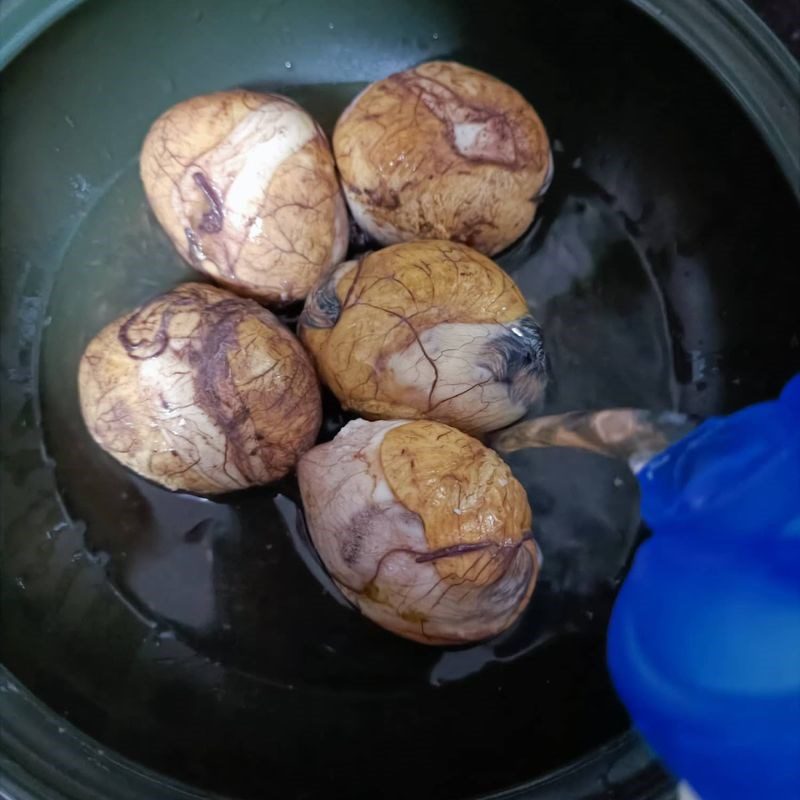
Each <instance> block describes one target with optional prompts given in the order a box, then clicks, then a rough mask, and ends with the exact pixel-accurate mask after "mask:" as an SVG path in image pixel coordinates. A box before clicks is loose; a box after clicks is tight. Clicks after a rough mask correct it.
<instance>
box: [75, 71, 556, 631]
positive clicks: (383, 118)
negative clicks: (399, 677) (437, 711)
mask: <svg viewBox="0 0 800 800" xmlns="http://www.w3.org/2000/svg"><path fill="white" fill-rule="evenodd" d="M551 174H552V161H551V155H550V150H549V145H548V141H547V136H546V133H545V131H544V127H543V125H542V123H541V121H540V119H539V117H538V116H537V115H536V113H535V112H534V110H533V109H532V108H531V106H530V105H529V104H528V103H527V102H526V101H525V99H524V98H523V97H522V96H521V95H520V94H519V93H517V92H516V91H515V90H514V89H512V88H511V87H509V86H507V85H506V84H504V83H502V82H500V81H498V80H497V79H495V78H493V77H491V76H489V75H486V74H485V73H482V72H479V71H477V70H473V69H469V68H467V67H464V66H461V65H458V64H454V63H449V62H432V63H429V64H425V65H422V66H421V67H417V68H415V69H412V70H408V71H406V72H402V73H398V74H396V75H392V76H390V77H389V78H387V79H385V80H382V81H378V82H377V83H374V84H371V85H370V86H369V87H367V89H365V90H364V91H363V92H362V93H361V94H360V95H359V96H358V97H356V98H355V100H354V101H353V102H352V103H351V104H350V106H349V107H348V108H347V109H346V110H345V111H344V113H343V114H342V116H341V117H340V119H339V121H338V123H337V125H336V128H335V132H334V136H333V153H332V152H331V148H330V147H329V144H328V141H327V138H326V137H325V134H324V133H323V131H322V130H321V129H320V127H319V126H318V125H317V124H316V123H315V122H314V120H313V119H312V118H311V117H310V115H308V114H307V113H306V112H305V111H304V110H303V109H301V108H300V107H299V106H298V105H296V104H295V103H294V102H292V101H291V100H289V99H287V98H284V97H280V96H276V95H265V94H256V93H253V92H247V91H231V92H223V93H217V94H212V95H207V96H202V97H196V98H193V99H191V100H188V101H185V102H183V103H180V104H178V105H177V106H174V107H173V108H171V109H169V110H168V111H167V112H165V113H164V114H163V115H162V116H161V117H160V118H159V119H158V120H157V121H156V122H155V123H154V125H153V126H152V128H151V130H150V132H149V133H148V135H147V137H146V139H145V143H144V146H143V149H142V154H141V175H142V180H143V184H144V187H145V191H146V194H147V198H148V201H149V203H150V206H151V208H152V210H153V212H154V214H155V216H156V217H157V219H158V221H159V222H160V224H161V225H162V227H163V228H164V230H165V231H166V232H167V234H168V235H169V237H170V238H171V239H172V241H173V243H174V245H175V247H176V248H177V249H178V251H179V252H180V253H181V255H182V256H183V257H184V258H185V259H186V260H187V261H188V262H189V263H190V264H192V265H193V266H194V267H195V268H196V269H198V270H199V271H200V272H202V273H204V274H205V275H207V276H208V277H210V278H211V279H212V280H213V281H214V282H215V283H217V284H219V285H221V286H222V287H224V288H218V287H215V286H212V285H210V284H202V283H189V284H183V285H181V286H179V287H177V288H176V289H174V290H173V291H171V292H168V293H166V294H164V295H161V296H160V297H157V298H155V299H154V300H152V301H150V302H149V303H147V304H145V305H144V306H142V307H140V308H139V309H136V310H135V311H133V312H131V313H128V314H126V315H124V316H123V317H121V318H120V319H118V320H116V321H115V322H112V323H111V324H110V325H108V326H107V327H106V328H105V329H104V330H103V331H101V332H100V333H99V334H98V335H97V336H96V337H95V338H94V339H93V340H92V341H91V342H90V343H89V345H88V347H87V349H86V351H85V353H84V356H83V359H82V361H81V366H80V374H79V388H80V394H81V407H82V410H83V415H84V418H85V420H86V422H87V426H88V428H89V430H90V433H91V434H92V436H93V437H94V439H95V440H96V441H97V442H98V443H99V444H100V445H101V447H103V448H104V449H105V450H106V451H107V452H109V453H110V454H111V455H112V456H114V457H115V458H116V459H117V460H119V461H120V462H122V463H123V464H125V465H126V466H128V467H130V468H131V469H133V470H134V471H136V472H137V473H139V474H141V475H143V476H145V477H147V478H149V479H151V480H154V481H156V482H157V483H160V484H161V485H164V486H166V487H167V488H170V489H175V490H184V491H190V492H197V493H202V494H211V493H219V492H226V491H231V490H235V489H240V488H245V487H247V486H252V485H258V484H264V483H268V482H270V481H272V480H276V479H277V478H280V477H282V476H283V475H285V474H287V473H288V472H290V471H291V470H292V469H294V468H295V467H297V472H298V479H299V483H300V489H301V493H302V497H303V503H304V508H305V513H306V519H307V523H308V527H309V532H310V534H311V537H312V540H313V542H314V545H315V547H316V549H317V551H318V552H319V554H320V557H321V558H322V560H323V562H324V563H325V565H326V567H327V569H328V571H329V572H330V573H331V575H332V577H333V578H334V580H335V581H336V582H337V584H338V585H339V587H340V588H341V589H342V591H343V592H344V593H345V594H346V595H347V596H348V597H349V598H350V599H351V600H352V601H353V603H354V604H355V605H356V606H357V607H358V608H359V609H360V610H361V611H362V612H363V613H364V614H365V615H367V616H368V617H370V618H371V619H373V620H374V621H376V622H378V623H379V624H381V625H383V626H384V627H386V628H388V629H390V630H393V631H394V632H396V633H399V634H401V635H404V636H407V637H409V638H412V639H416V640H419V641H423V642H428V643H450V642H453V643H454V642H464V641H473V640H477V639H481V638H484V637H486V636H489V635H492V634H494V633H496V632H498V631H500V630H502V629H504V628H506V627H507V626H508V625H510V624H511V623H512V622H513V621H514V619H516V617H517V616H518V615H519V613H520V612H521V611H522V609H523V608H524V607H525V605H526V604H527V601H528V599H529V597H530V595H531V592H532V590H533V586H534V582H535V579H536V574H537V572H538V568H539V561H540V559H539V555H538V551H537V548H536V545H535V543H534V542H533V540H532V537H531V533H530V530H531V511H530V507H529V505H528V502H527V498H526V496H525V492H524V490H523V489H522V487H521V485H520V484H519V483H518V482H517V481H516V479H514V477H513V475H512V474H511V472H510V470H509V469H508V467H507V466H506V465H505V464H504V463H503V462H502V460H501V459H500V458H499V456H497V455H496V454H495V453H494V452H493V451H491V450H490V449H488V448H487V447H485V446H484V445H482V444H481V443H480V442H479V441H478V440H477V439H475V438H473V435H474V436H478V435H481V434H483V433H486V432H488V431H491V430H496V429H498V428H501V427H504V426H505V425H508V424H509V423H511V422H513V421H515V420H516V419H518V418H520V417H521V416H522V415H523V414H524V413H525V412H526V410H527V409H528V408H529V407H530V405H531V404H532V403H534V402H535V401H536V399H537V398H538V397H539V396H540V394H541V392H542V391H543V388H544V384H545V381H546V367H545V355H544V350H543V346H542V336H541V331H540V329H539V327H538V326H537V324H536V323H535V321H534V320H533V318H532V317H531V315H530V313H529V311H528V308H527V304H526V302H525V299H524V297H523V296H522V294H521V293H520V291H519V289H518V288H517V287H516V286H515V284H514V282H513V281H512V279H511V278H510V277H509V276H508V275H507V274H506V273H505V272H504V271H503V270H502V269H500V267H498V266H497V265H496V264H495V263H494V262H493V261H492V260H491V259H490V258H488V256H489V255H493V254H495V253H497V252H499V251H500V250H502V249H504V248H505V247H507V246H508V245H509V244H511V243H512V242H513V241H514V240H515V239H517V238H518V237H519V236H520V235H521V233H523V232H524V230H525V229H526V228H527V227H528V226H529V225H530V223H531V221H532V219H533V217H534V214H535V211H536V205H537V202H538V200H539V198H540V197H541V195H542V194H543V192H544V191H545V190H546V188H547V184H548V182H549V180H550V177H551ZM345 198H346V204H345ZM347 207H349V209H350V212H351V214H352V216H353V218H354V220H355V222H356V223H357V225H358V226H359V227H360V228H361V229H362V230H363V231H365V232H366V233H367V234H368V235H369V236H370V237H371V238H372V239H374V241H375V242H376V243H377V244H379V245H389V246H386V247H384V248H383V249H378V250H375V251H373V252H370V253H367V254H365V255H362V256H361V257H360V258H358V259H357V260H353V261H343V259H344V258H345V254H346V250H347V247H348V237H349V222H348V214H347ZM302 299H305V307H304V310H303V313H302V315H301V318H300V322H299V326H298V328H299V330H298V333H299V339H300V341H298V339H297V338H296V337H295V336H294V334H292V333H291V332H290V331H289V330H288V329H287V328H286V327H284V326H283V325H282V323H280V322H279V321H278V319H277V318H276V317H275V316H274V315H273V314H272V313H271V312H270V311H268V310H267V309H266V308H264V307H263V306H262V305H261V303H263V304H267V305H272V306H281V305H285V304H287V303H290V302H293V301H297V300H302ZM257 301H258V302H257ZM318 377H319V379H321V380H322V382H323V383H324V384H325V385H327V386H328V387H329V389H330V390H331V391H332V392H333V393H334V394H335V395H336V397H337V398H338V399H339V401H340V402H341V403H342V405H343V406H344V407H345V408H347V409H350V410H353V411H355V412H357V413H358V414H359V415H360V416H361V417H363V418H364V419H362V420H357V421H354V422H351V423H350V424H349V425H347V426H346V427H345V428H344V429H343V430H342V431H341V432H340V433H339V435H338V436H337V437H336V438H335V439H334V440H333V441H331V442H328V443H326V444H322V445H318V446H317V447H313V445H314V442H315V440H316V437H317V434H318V432H319V427H320V423H321V403H320V389H319V383H318ZM366 420H374V421H372V422H368V421H366Z"/></svg>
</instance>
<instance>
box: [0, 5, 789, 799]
mask: <svg viewBox="0 0 800 800" xmlns="http://www.w3.org/2000/svg"><path fill="white" fill-rule="evenodd" d="M73 7H75V8H74V10H71V11H70V13H69V14H68V15H67V16H65V17H64V18H63V19H60V20H59V21H57V22H56V21H55V20H56V19H58V18H59V17H60V16H61V15H62V14H63V13H64V12H65V11H67V10H69V9H72V8H73ZM2 22H3V29H4V30H3V32H4V37H5V42H4V44H3V49H2V56H3V58H4V60H5V61H8V60H10V59H11V58H12V57H13V56H14V55H15V54H16V53H17V52H18V51H22V52H19V55H17V56H16V58H14V60H13V63H11V64H10V65H9V66H8V67H7V69H6V71H5V73H4V76H3V94H2V115H3V119H2V178H3V181H2V207H1V208H0V211H1V212H2V229H1V230H2V251H1V255H2V324H3V339H2V359H3V372H2V412H3V413H2V435H3V455H2V458H3V472H2V478H3V480H2V503H3V504H2V532H3V563H2V578H3V598H2V599H3V609H2V610H3V630H2V633H3V660H4V663H5V665H6V668H7V669H6V670H5V672H4V677H3V683H2V686H0V688H1V689H2V692H1V693H0V711H2V714H3V719H4V724H3V726H2V735H3V750H2V759H3V761H2V765H3V768H4V771H5V778H4V784H3V788H2V790H1V791H0V794H2V795H3V796H4V797H8V798H14V799H15V800H20V799H21V798H70V799H74V800H82V799H83V798H104V800H105V799H106V798H114V799H116V798H153V800H156V799H157V800H161V799H162V798H165V799H167V798H192V797H194V798H207V797H211V796H225V797H227V798H235V799H236V800H239V799H240V798H242V799H244V798H266V797H276V798H283V797H308V798H315V797H322V796H336V797H347V798H360V797H387V798H407V797H435V798H443V799H446V798H461V797H476V796H479V795H492V796H503V797H512V796H513V797H532V798H573V797H574V798H601V797H602V798H633V797H637V798H650V797H657V796H661V793H662V792H664V791H666V790H667V789H668V787H669V786H670V781H669V779H668V778H667V777H666V776H665V775H664V773H663V772H662V771H661V770H660V768H659V767H658V766H657V764H656V762H655V761H654V760H653V759H652V757H651V756H650V754H649V753H648V751H647V750H646V748H645V747H644V746H643V745H642V743H641V742H640V741H639V740H638V738H637V737H636V736H635V735H634V734H633V733H631V732H630V730H629V721H628V719H627V717H626V714H625V712H624V710H623V709H622V707H621V706H620V704H619V702H618V700H617V699H616V697H615V695H614V692H613V690H612V688H611V686H610V684H609V680H608V676H607V674H606V670H605V664H604V637H605V626H606V622H607V619H608V614H609V611H610V607H611V604H612V602H613V598H614V595H615V592H616V589H617V587H618V585H619V583H620V581H621V579H622V577H623V576H624V571H625V568H626V565H627V564H628V562H629V559H630V556H631V553H632V550H633V548H634V546H635V544H636V542H637V541H638V539H639V537H640V536H641V535H642V531H641V530H640V524H639V518H638V511H637V496H636V487H635V482H634V481H633V479H632V478H631V477H630V475H629V474H628V473H627V472H626V471H625V469H624V467H623V465H621V464H617V463H616V462H612V461H610V460H605V459H603V458H601V457H599V456H596V455H590V454H585V453H575V452H570V451H550V450H548V451H545V450H542V451H536V452H533V453H531V452H528V453H525V452H523V453H521V454H515V455H514V456H513V457H511V458H510V463H511V465H512V468H513V469H514V471H515V473H516V474H517V475H518V477H519V478H520V479H521V480H522V481H523V483H524V484H525V486H526V488H527V489H528V492H529V496H530V500H531V504H532V506H533V509H534V515H535V525H536V535H537V539H538V540H539V542H540V545H541V547H542V550H543V552H544V557H545V567H544V571H543V573H542V578H541V581H540V585H539V587H538V588H537V591H536V593H535V595H534V599H533V601H532V603H531V605H530V607H529V609H528V611H527V612H526V614H525V615H524V616H523V618H522V619H521V621H520V622H519V624H518V625H517V626H516V627H515V628H514V629H512V630H511V631H509V632H507V633H506V634H504V635H503V636H501V637H499V638H498V639H496V640H493V641H490V642H486V643H483V644H479V645H476V646H474V647H465V648H430V647H424V646H422V645H418V644H414V643H411V642H407V641H403V640H400V639H396V638H394V637H392V636H391V635H390V634H388V633H386V632H384V631H382V630H380V629H378V628H376V627H375V626H373V625H372V624H371V623H369V622H368V621H366V620H365V619H363V618H361V617H360V616H358V614H357V613H355V612H354V611H353V610H352V609H351V608H349V607H348V606H347V605H346V604H344V603H343V601H342V600H341V598H340V596H339V594H338V592H337V591H336V589H335V588H334V587H333V586H332V585H331V583H330V581H329V580H328V578H327V576H326V575H325V573H324V570H323V569H322V568H321V567H320V565H319V563H318V562H317V560H316V559H315V556H314V554H313V551H312V550H311V549H310V548H309V546H308V542H307V540H306V538H305V533H304V529H303V525H302V515H301V514H300V512H299V510H298V499H297V490H296V486H295V484H294V482H293V480H285V481H283V482H282V483H280V484H279V485H277V486H271V487H267V488H262V489H258V490H252V491H247V492H242V493H239V494H236V495H231V496H229V497H226V498H221V499H215V500H214V501H210V500H205V499H202V498H195V497H188V496H183V495H172V494H170V493H168V492H166V491H164V490H161V489H159V488H157V487H155V486H153V485H151V484H148V483H147V482H145V481H143V480H140V479H138V478H136V477H135V476H133V475H131V474H129V473H128V472H126V471H125V470H124V469H123V468H122V467H120V466H119V465H118V464H116V462H113V461H112V460H111V459H109V458H108V457H106V456H105V455H104V454H103V453H102V452H101V451H100V450H99V449H98V448H96V447H95V446H94V445H93V444H92V442H91V441H90V440H89V437H88V434H87V433H86V431H85V429H84V427H83V424H82V422H81V419H80V415H79V412H78V405H77V389H76V380H75V378H76V371H77V362H78V358H79V356H80V353H81V352H82V349H83V347H84V346H85V344H86V342H87V341H88V339H89V338H90V337H91V336H92V335H93V334H94V333H95V332H96V331H97V330H99V328H100V327H102V325H104V324H105V323H106V322H108V321H109V320H111V319H112V318H114V317H115V316H117V315H118V314H119V313H121V312H122V311H123V310H124V309H127V308H130V307H131V306H132V305H134V304H135V303H136V302H139V301H141V300H144V299H145V298H147V297H150V296H152V295H154V294H155V293H157V292H158V291H160V290H162V289H164V288H166V287H168V286H172V285H174V284H175V283H177V282H179V281H181V280H185V279H186V278H187V277H189V273H188V272H187V270H186V268H185V266H184V265H183V264H182V263H181V262H180V260H179V258H178V257H177V255H176V254H175V253H174V252H173V250H172V248H171V247H170V245H169V243H168V242H167V240H166V238H165V236H164V235H163V233H162V232H161V231H160V230H159V228H158V226H157V225H156V224H155V223H154V220H153V219H152V217H151V216H150V214H149V212H148V210H147V207H146V203H145V200H144V196H143V193H142V189H141V186H140V184H139V181H138V177H137V169H136V159H137V153H138V150H139V146H140V143H141V140H142V138H143V136H144V133H145V131H146V129H147V127H148V125H149V123H150V122H151V121H152V120H153V119H154V118H155V117H156V116H157V115H158V114H159V113H160V112H161V111H162V110H164V109H165V108H166V107H167V106H169V105H171V104H173V103H174V102H177V101H178V100H180V99H183V98H185V97H187V96H190V95H192V94H196V93H201V92H206V91H210V90H214V89H220V88H227V87H231V86H236V85H243V86H248V87H256V88H270V89H277V90H280V91H282V92H284V93H286V94H288V95H291V96H292V97H294V98H296V99H297V100H298V101H300V102H301V103H302V104H304V105H305V106H306V107H307V108H308V109H309V110H310V111H311V112H312V113H313V114H315V115H316V116H317V117H318V119H320V121H321V122H322V123H323V125H324V126H326V127H327V128H328V129H329V130H330V128H331V126H332V124H333V122H334V121H335V119H336V117H337V115H338V113H339V112H340V111H341V109H342V108H343V107H344V106H345V105H346V103H347V102H348V101H349V100H350V98H351V97H352V96H353V95H354V94H355V93H356V92H357V91H358V90H359V89H360V88H361V87H362V86H363V85H364V83H365V82H367V81H371V80H374V79H377V78H381V77H384V76H385V75H386V74H388V73H390V72H392V71H396V70H398V69H402V68H405V67H407V66H410V65H412V64H415V63H417V62H420V61H422V60H426V59H430V58H434V57H446V58H454V59H457V60H459V61H462V62H464V63H467V64H470V65H473V66H476V67H479V68H482V69H485V70H487V71H489V72H491V73H493V74H495V75H497V76H498V77H500V78H502V79H504V80H506V81H507V82H509V83H511V84H512V85H514V86H515V87H517V88H518V89H520V90H521V91H522V92H523V93H524V94H525V95H526V96H527V97H528V99H529V100H530V101H531V102H532V103H533V104H534V105H535V107H536V108H537V110H538V111H539V113H540V114H541V116H542V118H543V119H544V121H545V124H546V125H547V128H548V130H549V133H550V135H551V139H552V142H553V146H554V150H555V157H556V171H555V181H554V184H553V187H552V189H551V191H550V193H549V194H548V196H547V198H546V200H545V203H544V205H543V206H542V208H541V212H540V214H539V217H538V221H537V222H536V223H535V224H534V226H533V228H532V229H531V230H530V231H529V232H528V233H527V234H526V235H525V236H524V237H523V239H522V240H521V241H519V242H518V243H517V244H515V245H514V246H513V247H512V248H510V249H509V250H508V251H507V252H506V253H504V254H502V255H501V256H500V258H499V259H498V260H499V261H500V263H501V264H503V265H504V266H505V267H506V268H507V269H508V270H509V271H510V272H511V273H512V274H513V276H514V277H515V279H516V280H517V282H518V283H519V285H520V286H521V288H522V289H523V291H524V292H525V293H526V295H527V297H528V299H529V300H530V301H531V304H532V305H533V306H534V308H535V310H536V313H537V315H538V316H539V318H540V319H541V321H542V323H543V325H544V328H545V332H546V335H547V338H548V343H549V352H550V358H551V361H552V364H553V375H554V380H553V383H552V386H551V388H550V391H549V394H548V398H547V408H546V410H547V411H552V412H555V411H559V410H571V409H576V408H581V409H583V408H586V409H598V408H605V407H610V406H623V405H624V406H638V407H645V408H654V409H655V408H674V409H679V410H682V411H685V412H689V413H692V414H697V415H700V416H706V415H709V414H713V413H718V412H725V411H730V410H732V409H735V408H738V407H740V406H742V405H745V404H747V403H751V402H754V401H758V400H762V399H764V398H766V397H770V396H772V395H774V394H775V392H776V391H777V390H778V389H779V387H780V386H781V385H782V384H783V382H784V381H785V380H786V379H787V378H788V377H789V376H790V375H791V374H792V373H793V372H795V371H796V370H797V369H798V368H800V310H798V300H799V299H800V269H798V260H797V258H798V248H797V235H798V230H800V228H799V227H798V207H797V202H796V193H797V189H798V183H797V181H798V172H797V169H798V167H797V164H798V161H797V158H798V152H800V143H798V130H799V128H798V109H797V72H796V65H795V64H794V63H793V62H792V61H791V58H790V57H789V56H788V55H787V54H786V53H785V51H783V50H782V49H781V48H780V46H779V45H778V44H777V43H776V41H775V40H774V39H773V38H772V37H771V36H770V34H769V33H768V32H767V31H766V29H765V28H764V27H763V26H762V25H761V24H760V23H759V22H758V20H757V19H756V18H755V17H754V16H753V15H752V14H751V13H749V12H748V11H747V9H746V8H745V7H744V5H743V4H742V3H741V2H739V0H702V1H701V0H635V2H622V1H621V0H619V1H615V0H596V1H595V2H592V3H588V2H580V0H537V2H527V3H525V2H513V1H512V0H495V1H494V2H491V3H481V2H476V1H474V0H467V1H466V2H456V1H455V0H453V2H449V0H448V1H446V2H436V3H434V2H425V1H424V0H384V2H382V3H380V4H378V3H368V2H363V0H362V2H350V0H341V1H340V2H335V1H334V0H294V2H291V3H288V2H282V0H230V1H229V2H226V3H217V2H214V0H195V1H194V2H181V3H178V2H170V3H150V2H140V3H135V2H123V0H104V1H103V2H101V1H100V0H91V2H86V3H82V4H81V3H77V2H60V3H59V2H55V3H45V2H34V1H33V0H18V1H17V2H12V3H9V4H7V5H6V6H4V7H3V9H2ZM34 38H35V40H34ZM23 48H24V49H23ZM793 190H794V193H793ZM287 321H289V322H291V319H288V320H287ZM342 420H343V415H342V413H341V411H340V410H339V409H338V408H337V407H336V406H335V404H333V403H332V402H331V403H329V407H328V409H327V416H326V425H325V428H324V431H323V435H324V436H326V437H330V436H331V435H332V434H333V433H334V432H335V430H336V429H337V428H338V426H339V425H341V423H342ZM675 585H676V591H679V586H680V576H679V575H676V576H675ZM178 781H180V783H179V782H178Z"/></svg>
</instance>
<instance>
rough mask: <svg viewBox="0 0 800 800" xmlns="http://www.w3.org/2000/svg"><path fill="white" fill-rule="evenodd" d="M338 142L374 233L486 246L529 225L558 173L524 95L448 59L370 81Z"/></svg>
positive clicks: (340, 126)
mask: <svg viewBox="0 0 800 800" xmlns="http://www.w3.org/2000/svg"><path fill="white" fill-rule="evenodd" d="M333 150H334V154H335V156H336V165H337V166H338V168H339V172H340V174H341V177H342V186H343V188H344V192H345V196H346V197H347V202H348V204H349V206H350V210H351V211H352V213H353V216H354V217H355V219H356V222H358V224H359V225H360V226H361V227H362V228H364V229H365V230H366V231H368V232H369V233H370V234H371V235H372V236H373V237H374V238H375V239H376V240H377V241H379V242H381V243H382V244H392V243H394V242H404V241H410V240H413V239H452V240H454V241H459V242H464V243H466V244H468V245H471V246H472V247H474V248H476V249H477V250H480V251H481V252H482V253H486V254H488V255H493V254H494V253H497V252H499V251H500V250H502V249H504V248H505V247H507V246H508V245H510V244H511V243H512V242H513V241H514V240H515V239H517V238H518V237H519V236H520V235H521V234H522V233H523V232H524V231H525V229H526V228H527V227H528V226H529V225H530V224H531V222H532V220H533V217H534V214H535V213H536V207H537V204H538V203H539V200H540V198H541V197H542V195H543V194H544V192H545V191H546V190H547V187H548V184H549V182H550V179H551V176H552V172H553V161H552V155H551V152H550V145H549V142H548V139H547V133H546V132H545V129H544V125H543V124H542V121H541V119H539V116H538V115H537V113H536V112H535V111H534V110H533V108H532V107H531V105H530V104H529V103H528V102H527V101H526V100H525V98H524V97H523V96H522V95H521V94H520V93H519V92H517V91H516V90H515V89H512V88H511V87H510V86H508V85H507V84H505V83H503V82H502V81H499V80H497V78H493V77H492V76H491V75H487V74H486V73H485V72H480V71H479V70H476V69H471V68H469V67H465V66H463V65H462V64H457V63H455V62H452V61H431V62H429V63H427V64H422V65H420V66H418V67H415V68H414V69H409V70H406V71H405V72H398V73H397V74H395V75H390V76H389V77H388V78H385V79H384V80H381V81H377V82H376V83H373V84H371V85H370V86H368V87H367V88H366V89H365V90H364V91H363V92H362V93H361V94H360V95H358V96H357V97H356V98H355V100H353V102H352V103H351V104H350V105H349V106H348V108H347V109H346V110H345V111H344V113H343V114H342V116H341V117H340V118H339V121H338V122H337V124H336V128H335V130H334V134H333Z"/></svg>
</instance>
